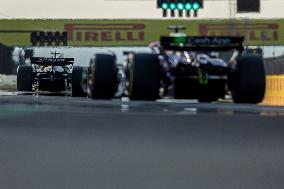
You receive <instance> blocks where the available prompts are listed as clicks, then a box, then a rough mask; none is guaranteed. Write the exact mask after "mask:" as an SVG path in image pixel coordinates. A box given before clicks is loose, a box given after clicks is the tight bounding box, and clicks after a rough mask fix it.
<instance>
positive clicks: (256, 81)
mask: <svg viewBox="0 0 284 189" xmlns="http://www.w3.org/2000/svg"><path fill="white" fill-rule="evenodd" d="M230 77H231V78H230V79H229V82H231V87H230V89H231V92H232V97H233V101H234V102H235V103H251V104H256V103H260V102H261V101H262V100H263V98H264V94H265V69H264V63H263V59H262V58H261V57H260V56H257V55H244V56H241V57H239V58H237V63H236V64H235V66H234V68H233V70H232V73H231V76H230ZM230 80H231V81H230Z"/></svg>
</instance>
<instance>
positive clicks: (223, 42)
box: [161, 36, 244, 51]
mask: <svg viewBox="0 0 284 189" xmlns="http://www.w3.org/2000/svg"><path fill="white" fill-rule="evenodd" d="M243 42H244V37H228V36H218V37H217V36H216V37H213V36H210V37H207V36H202V37H197V36H187V37H169V36H162V37H161V46H162V47H163V48H164V49H166V50H175V51H226V50H231V49H237V50H239V51H243V49H244V47H243Z"/></svg>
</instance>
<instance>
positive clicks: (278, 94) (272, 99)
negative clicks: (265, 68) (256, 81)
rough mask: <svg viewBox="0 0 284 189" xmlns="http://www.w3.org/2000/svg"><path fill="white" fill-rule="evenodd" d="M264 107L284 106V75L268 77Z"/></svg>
mask: <svg viewBox="0 0 284 189" xmlns="http://www.w3.org/2000/svg"><path fill="white" fill-rule="evenodd" d="M261 104H262V105H272V106H284V75H267V76H266V89H265V97H264V99H263V102H262V103H261Z"/></svg>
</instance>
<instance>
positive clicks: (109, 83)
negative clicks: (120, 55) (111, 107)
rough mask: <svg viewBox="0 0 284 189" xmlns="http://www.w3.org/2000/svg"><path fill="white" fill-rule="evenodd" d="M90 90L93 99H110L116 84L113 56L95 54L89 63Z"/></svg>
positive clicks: (116, 74)
mask: <svg viewBox="0 0 284 189" xmlns="http://www.w3.org/2000/svg"><path fill="white" fill-rule="evenodd" d="M90 78H91V80H92V81H91V82H89V83H90V85H91V86H90V89H91V90H90V92H91V97H92V98H93V99H112V98H113V97H114V96H115V92H116V90H117V84H118V73H117V66H116V59H115V56H113V55H110V54H96V55H95V58H94V62H93V63H91V77H90Z"/></svg>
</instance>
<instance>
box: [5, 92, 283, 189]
mask: <svg viewBox="0 0 284 189" xmlns="http://www.w3.org/2000/svg"><path fill="white" fill-rule="evenodd" d="M283 187H284V108H283V107H263V106H258V105H242V104H238V105H235V104H232V103H228V102H218V103H214V104H206V103H205V104H204V103H203V104H202V103H201V104H200V103H196V102H194V101H183V100H180V101H178V100H161V101H158V102H143V101H141V102H139V101H136V102H130V101H128V100H127V99H123V100H118V99H117V100H112V101H103V100H91V99H85V98H71V97H64V96H35V95H13V94H12V95H7V94H4V95H3V94H2V96H0V188H1V189H73V188H74V189H191V188H192V189H215V188H216V189H252V188H255V189H278V188H279V189H283Z"/></svg>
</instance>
